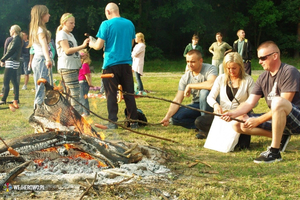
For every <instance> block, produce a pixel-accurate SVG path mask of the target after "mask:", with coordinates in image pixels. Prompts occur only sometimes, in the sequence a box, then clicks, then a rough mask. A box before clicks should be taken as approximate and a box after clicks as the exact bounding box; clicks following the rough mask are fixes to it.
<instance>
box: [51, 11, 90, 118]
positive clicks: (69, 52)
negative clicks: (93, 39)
mask: <svg viewBox="0 0 300 200" xmlns="http://www.w3.org/2000/svg"><path fill="white" fill-rule="evenodd" d="M74 27H75V17H74V16H73V15H72V14H71V13H65V14H63V15H62V16H61V18H60V25H59V26H58V28H57V31H56V51H57V55H58V61H57V69H58V71H59V72H60V73H61V76H62V79H63V82H64V83H65V86H66V89H67V90H69V91H70V95H71V97H72V98H71V105H72V106H73V107H74V109H75V110H77V111H78V113H82V108H81V106H80V105H79V104H78V103H77V102H76V101H78V102H80V97H79V96H80V86H79V82H78V71H79V68H80V66H81V63H80V56H79V53H78V51H80V50H81V49H84V48H85V47H86V46H87V44H88V42H89V39H85V40H84V42H83V43H82V45H80V46H77V41H76V39H75V37H74V36H73V34H72V33H71V32H72V31H73V29H74ZM74 99H75V100H74Z"/></svg>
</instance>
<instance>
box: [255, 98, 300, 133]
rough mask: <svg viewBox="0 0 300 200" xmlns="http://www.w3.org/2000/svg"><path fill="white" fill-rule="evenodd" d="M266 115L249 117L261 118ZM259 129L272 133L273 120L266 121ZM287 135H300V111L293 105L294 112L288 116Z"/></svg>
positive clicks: (285, 131)
mask: <svg viewBox="0 0 300 200" xmlns="http://www.w3.org/2000/svg"><path fill="white" fill-rule="evenodd" d="M263 114H264V113H260V114H255V113H253V114H250V115H249V117H259V116H261V115H263ZM257 127H258V128H262V129H265V130H269V131H272V120H269V121H266V122H264V123H262V124H260V125H258V126H257ZM284 133H285V134H289V135H297V134H300V109H299V108H298V107H297V106H295V105H294V104H292V110H291V112H290V113H289V114H288V116H286V125H285V130H284Z"/></svg>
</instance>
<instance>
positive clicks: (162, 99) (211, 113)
mask: <svg viewBox="0 0 300 200" xmlns="http://www.w3.org/2000/svg"><path fill="white" fill-rule="evenodd" d="M122 92H123V95H131V96H138V97H144V98H149V99H157V100H161V101H166V102H170V103H173V104H176V105H179V106H182V107H185V108H188V109H191V110H195V111H199V112H203V113H206V114H210V115H215V116H219V117H221V116H222V115H221V114H217V113H213V112H209V111H206V110H200V109H198V108H193V107H190V106H187V105H183V104H181V103H177V102H175V101H171V100H168V99H164V98H159V97H154V96H149V95H136V94H132V93H128V92H125V91H122ZM230 119H231V120H235V121H237V122H240V123H245V122H244V121H243V120H240V119H236V118H230Z"/></svg>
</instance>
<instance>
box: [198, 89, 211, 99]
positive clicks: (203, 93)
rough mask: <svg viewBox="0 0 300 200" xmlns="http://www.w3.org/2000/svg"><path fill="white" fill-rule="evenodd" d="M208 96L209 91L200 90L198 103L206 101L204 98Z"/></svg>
mask: <svg viewBox="0 0 300 200" xmlns="http://www.w3.org/2000/svg"><path fill="white" fill-rule="evenodd" d="M208 94H209V90H205V89H202V90H200V93H199V100H200V102H201V101H206V98H207V96H208Z"/></svg>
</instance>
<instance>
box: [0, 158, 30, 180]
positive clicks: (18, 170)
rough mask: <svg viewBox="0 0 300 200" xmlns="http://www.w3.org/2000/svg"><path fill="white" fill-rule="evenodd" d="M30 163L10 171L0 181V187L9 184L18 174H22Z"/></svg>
mask: <svg viewBox="0 0 300 200" xmlns="http://www.w3.org/2000/svg"><path fill="white" fill-rule="evenodd" d="M31 162H32V161H27V162H25V163H23V164H21V165H19V166H17V167H15V168H13V169H12V170H10V171H9V172H8V173H7V174H6V176H5V177H4V178H3V179H2V180H0V185H4V184H5V183H10V182H11V181H12V180H13V179H14V178H16V177H17V176H18V175H19V174H20V173H22V172H23V171H24V170H25V169H26V167H27V166H28V165H29V164H30V163H31Z"/></svg>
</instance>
